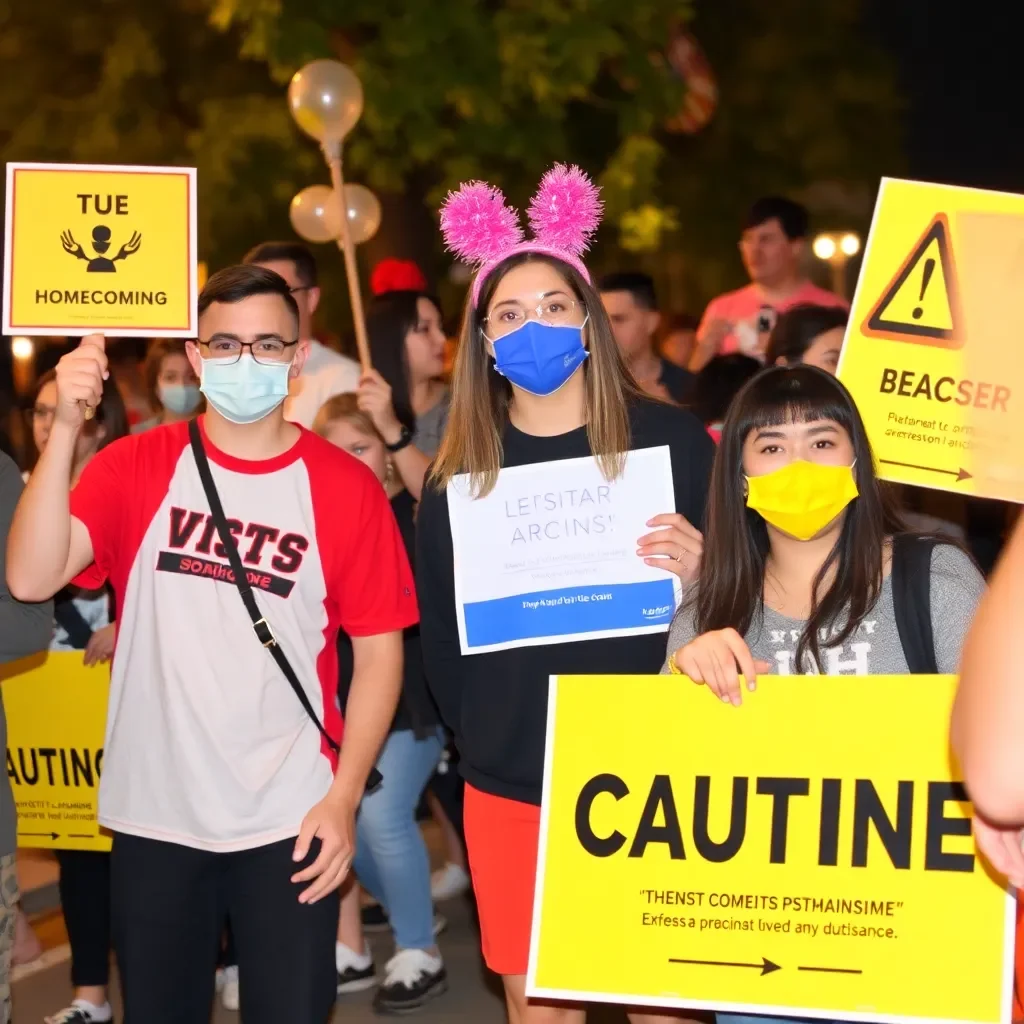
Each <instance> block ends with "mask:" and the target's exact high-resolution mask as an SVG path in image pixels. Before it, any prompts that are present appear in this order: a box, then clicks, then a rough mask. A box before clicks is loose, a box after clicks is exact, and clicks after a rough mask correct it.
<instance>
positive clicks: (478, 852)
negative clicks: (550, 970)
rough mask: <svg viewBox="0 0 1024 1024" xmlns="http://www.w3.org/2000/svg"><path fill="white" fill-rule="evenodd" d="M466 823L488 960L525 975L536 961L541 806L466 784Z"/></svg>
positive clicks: (497, 969)
mask: <svg viewBox="0 0 1024 1024" xmlns="http://www.w3.org/2000/svg"><path fill="white" fill-rule="evenodd" d="M464 826H465V830H466V852H467V854H468V856H469V871H470V874H471V875H472V878H473V892H474V894H475V895H476V904H477V912H478V913H479V915H480V939H481V944H482V946H483V954H484V962H485V963H486V964H487V966H488V967H489V968H490V969H491V970H492V971H494V972H495V973H496V974H502V975H515V974H525V973H526V969H527V965H528V963H529V959H530V931H531V927H532V924H533V889H534V884H535V882H536V879H537V850H538V847H539V845H540V808H539V807H536V806H535V805H533V804H524V803H520V802H519V801H518V800H507V799H505V798H504V797H500V796H492V795H491V794H489V793H482V792H481V791H480V790H479V789H474V788H473V787H472V786H470V785H469V784H468V783H467V785H466V796H465V815H464Z"/></svg>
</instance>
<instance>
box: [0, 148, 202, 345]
mask: <svg viewBox="0 0 1024 1024" xmlns="http://www.w3.org/2000/svg"><path fill="white" fill-rule="evenodd" d="M6 210H7V221H6V237H5V250H4V253H5V261H4V295H3V325H2V328H0V330H2V332H3V333H4V334H28V335H33V334H35V335H61V336H63V335H81V334H87V333H89V332H90V331H102V332H104V333H105V334H108V335H111V336H114V337H117V336H122V337H124V336H133V335H145V336H150V337H160V336H165V337H195V331H196V319H197V317H196V300H197V291H198V289H197V281H196V277H197V270H198V267H197V262H198V261H197V258H196V172H195V170H194V169H192V168H186V167H119V166H104V165H85V164H18V163H12V164H8V165H7V206H6Z"/></svg>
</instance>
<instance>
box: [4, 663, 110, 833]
mask: <svg viewBox="0 0 1024 1024" xmlns="http://www.w3.org/2000/svg"><path fill="white" fill-rule="evenodd" d="M82 653H83V652H82V651H69V652H60V653H54V652H51V653H49V654H45V655H38V656H37V657H33V658H26V659H24V660H23V661H20V662H14V663H12V664H10V665H5V666H3V670H2V676H0V678H2V680H3V701H4V710H5V712H6V714H7V777H8V779H10V782H11V788H12V789H13V790H14V802H15V804H16V806H17V809H18V845H19V846H41V847H45V848H48V849H61V850H109V849H110V839H109V838H108V837H107V836H106V835H104V834H102V833H101V832H100V829H99V825H98V824H97V821H96V808H97V803H98V794H99V784H100V772H101V771H102V770H103V736H104V730H105V727H106V719H107V696H108V693H109V690H110V670H109V668H107V667H106V666H97V667H94V668H86V667H85V665H83V664H82Z"/></svg>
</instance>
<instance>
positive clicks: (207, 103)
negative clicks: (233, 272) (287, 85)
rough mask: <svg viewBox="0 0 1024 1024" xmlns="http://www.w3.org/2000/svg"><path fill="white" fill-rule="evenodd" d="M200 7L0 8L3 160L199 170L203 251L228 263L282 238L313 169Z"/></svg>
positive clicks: (48, 2) (21, 3) (56, 1)
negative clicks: (256, 244)
mask: <svg viewBox="0 0 1024 1024" xmlns="http://www.w3.org/2000/svg"><path fill="white" fill-rule="evenodd" d="M240 48H241V39H240V37H239V36H237V35H235V34H232V33H224V32H221V31H218V30H216V29H215V28H214V27H213V26H211V25H210V23H209V12H208V9H207V7H206V6H205V4H204V3H203V2H202V0H161V2H159V3H152V4H142V3H137V2H135V0H90V2H89V3H87V4H82V3H78V2H77V0H45V2H43V3H33V2H31V0H0V61H2V63H3V65H4V67H5V68H7V69H8V70H7V74H6V75H5V78H4V83H3V86H2V88H0V157H2V158H3V159H4V160H5V161H6V160H42V161H75V162H83V163H125V164H134V163H138V164H170V165H185V166H188V165H197V166H198V167H199V172H200V173H199V245H200V254H201V258H205V259H207V260H209V261H210V262H211V264H212V265H214V266H216V265H220V264H223V263H228V262H233V261H236V260H237V259H238V258H239V257H240V255H241V250H242V248H244V247H245V246H247V245H248V244H250V242H252V241H255V240H258V238H259V237H260V236H261V235H263V234H264V233H265V232H271V231H272V232H274V233H287V232H288V231H289V229H288V227H287V224H288V213H287V211H288V201H289V200H290V199H291V197H292V195H293V194H294V192H295V191H296V190H297V189H298V188H300V187H302V186H303V185H305V184H308V183H309V182H310V181H313V180H317V179H316V175H317V174H318V173H320V171H319V167H320V161H319V156H318V154H317V153H316V152H315V151H311V150H310V149H309V147H306V146H305V145H303V144H301V143H300V142H299V139H298V134H297V132H296V131H295V129H294V128H293V126H292V124H291V119H290V117H289V115H288V112H287V109H286V107H285V103H284V100H283V96H282V92H281V89H280V87H279V86H278V84H277V83H276V82H274V81H273V80H272V79H271V78H270V75H269V74H268V71H267V68H266V66H265V65H264V64H262V63H260V62H258V61H249V60H240V59H239V50H240Z"/></svg>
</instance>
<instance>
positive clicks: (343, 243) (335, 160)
mask: <svg viewBox="0 0 1024 1024" xmlns="http://www.w3.org/2000/svg"><path fill="white" fill-rule="evenodd" d="M323 150H324V157H325V158H326V160H327V165H328V167H330V169H331V187H332V188H333V189H334V195H335V199H336V202H338V203H339V204H340V205H341V237H340V238H338V239H337V240H336V241H337V243H338V248H339V249H341V253H342V255H343V256H344V257H345V277H346V278H347V279H348V297H349V302H350V304H351V306H352V323H353V325H354V326H355V329H356V348H357V349H358V350H359V362H360V364H361V365H362V368H363V373H366V372H367V371H368V370H370V369H372V366H373V364H372V362H371V361H370V342H369V339H368V338H367V336H366V317H365V316H364V314H363V296H362V293H361V292H360V290H359V267H358V265H357V263H356V247H355V246H354V245H353V244H352V232H351V231H349V225H348V207H347V204H346V202H345V181H344V178H343V177H342V173H341V142H340V140H339V141H334V140H324V143H323Z"/></svg>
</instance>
